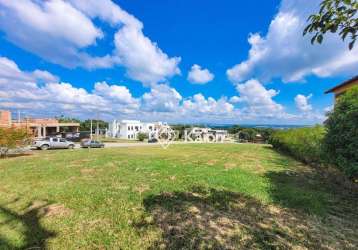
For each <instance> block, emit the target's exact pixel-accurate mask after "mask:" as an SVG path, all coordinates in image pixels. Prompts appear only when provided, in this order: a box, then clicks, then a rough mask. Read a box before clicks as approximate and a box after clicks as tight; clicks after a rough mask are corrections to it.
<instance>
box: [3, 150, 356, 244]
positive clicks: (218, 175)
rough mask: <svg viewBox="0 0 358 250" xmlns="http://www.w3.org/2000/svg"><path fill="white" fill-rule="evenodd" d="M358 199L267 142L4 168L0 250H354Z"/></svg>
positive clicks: (23, 160)
mask: <svg viewBox="0 0 358 250" xmlns="http://www.w3.org/2000/svg"><path fill="white" fill-rule="evenodd" d="M357 205H358V197H357V193H356V192H353V191H348V190H344V189H343V188H342V187H340V186H339V185H336V184H334V182H332V181H331V180H330V179H329V178H328V177H323V175H322V174H321V173H320V172H318V170H314V169H312V168H309V167H307V166H305V165H302V164H301V163H298V162H296V161H295V160H293V159H291V158H289V157H286V156H283V155H280V154H278V153H276V152H275V151H273V150H272V149H271V148H270V147H269V146H264V145H234V144H232V145H231V144H220V145H219V144H216V145H214V144H213V145H209V144H207V145H205V144H201V145H199V144H198V145H172V146H171V147H170V148H169V149H167V150H164V149H162V148H161V147H132V148H108V149H98V150H87V149H86V150H73V151H69V150H63V151H47V152H41V151H39V152H36V153H35V154H34V155H32V156H24V157H18V158H9V159H4V160H1V161H0V249H26V248H31V249H42V248H49V249H306V248H307V249H357V247H358V227H357V225H358V210H357Z"/></svg>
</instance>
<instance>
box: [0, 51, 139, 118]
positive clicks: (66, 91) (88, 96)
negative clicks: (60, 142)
mask: <svg viewBox="0 0 358 250" xmlns="http://www.w3.org/2000/svg"><path fill="white" fill-rule="evenodd" d="M57 80H58V78H57V77H56V76H53V75H52V74H51V73H49V72H47V71H40V70H35V71H31V72H26V71H22V70H21V69H19V67H18V66H17V64H16V63H15V62H14V61H12V60H10V59H8V58H4V57H2V58H0V97H1V98H0V107H2V108H11V109H14V108H18V109H22V110H27V111H31V112H32V114H33V115H38V114H42V115H43V114H45V115H46V116H47V115H52V116H55V115H59V114H68V115H75V116H79V117H89V116H91V115H93V113H94V112H96V111H101V112H103V113H105V114H108V115H110V114H112V115H114V114H122V113H123V114H126V113H131V112H134V111H135V110H137V109H138V107H139V100H137V99H135V98H134V97H132V95H131V94H130V92H129V90H128V89H127V88H126V87H125V86H119V85H109V84H107V83H106V82H101V83H96V84H95V86H94V89H93V90H92V91H91V92H89V91H87V90H86V89H83V88H78V87H75V86H73V85H72V84H71V83H64V82H59V81H57Z"/></svg>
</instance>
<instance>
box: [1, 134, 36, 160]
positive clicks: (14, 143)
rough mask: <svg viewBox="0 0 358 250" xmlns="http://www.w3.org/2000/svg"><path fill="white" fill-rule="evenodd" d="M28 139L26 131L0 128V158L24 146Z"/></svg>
mask: <svg viewBox="0 0 358 250" xmlns="http://www.w3.org/2000/svg"><path fill="white" fill-rule="evenodd" d="M29 139H30V136H29V133H28V131H26V129H18V128H0V157H3V156H6V155H7V154H8V152H9V150H10V149H13V148H17V147H23V146H25V145H26V144H27V142H28V141H29Z"/></svg>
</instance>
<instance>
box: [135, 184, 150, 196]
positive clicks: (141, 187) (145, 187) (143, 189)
mask: <svg viewBox="0 0 358 250" xmlns="http://www.w3.org/2000/svg"><path fill="white" fill-rule="evenodd" d="M148 190H150V187H149V185H145V184H143V185H139V186H137V187H135V188H134V191H136V192H138V193H139V194H140V195H142V193H144V192H146V191H148Z"/></svg>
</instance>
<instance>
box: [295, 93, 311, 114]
mask: <svg viewBox="0 0 358 250" xmlns="http://www.w3.org/2000/svg"><path fill="white" fill-rule="evenodd" d="M311 97H312V94H310V95H308V96H304V95H301V94H298V95H296V97H295V103H296V107H297V108H298V110H299V111H301V112H309V111H312V105H311V104H309V103H308V101H309V99H311Z"/></svg>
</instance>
